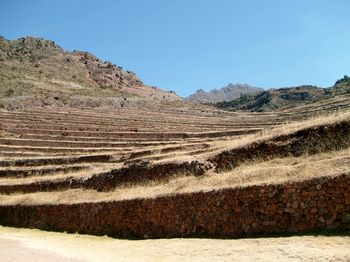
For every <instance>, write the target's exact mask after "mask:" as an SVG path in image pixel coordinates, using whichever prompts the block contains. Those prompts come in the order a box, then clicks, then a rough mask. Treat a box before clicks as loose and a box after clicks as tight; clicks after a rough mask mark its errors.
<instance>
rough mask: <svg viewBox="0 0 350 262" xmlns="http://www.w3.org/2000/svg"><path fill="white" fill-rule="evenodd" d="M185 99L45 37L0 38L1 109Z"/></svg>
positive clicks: (115, 66)
mask: <svg viewBox="0 0 350 262" xmlns="http://www.w3.org/2000/svg"><path fill="white" fill-rule="evenodd" d="M181 100H182V99H181V98H180V97H178V96H177V95H176V94H175V92H172V91H170V92H167V91H164V90H161V89H159V88H157V87H151V86H147V85H145V84H144V83H143V82H142V81H141V80H140V79H139V78H138V77H137V76H136V74H135V73H133V72H131V71H128V70H124V69H123V68H122V67H120V66H117V65H115V64H113V63H112V62H110V61H102V60H101V59H99V58H98V57H96V56H94V55H93V54H90V53H88V52H82V51H73V52H68V51H65V50H64V49H63V48H61V47H60V46H59V45H57V44H56V43H55V42H54V41H50V40H45V39H42V38H36V37H24V38H20V39H17V40H13V41H10V40H7V39H5V38H4V37H0V106H1V107H6V108H8V107H9V108H12V107H23V106H25V105H26V104H28V105H34V106H40V105H44V106H47V105H69V106H80V107H84V106H93V107H94V106H101V105H113V106H117V107H118V106H124V105H126V104H128V103H129V102H131V101H133V102H135V101H137V102H138V103H139V101H143V103H144V101H148V102H149V101H151V102H152V101H181Z"/></svg>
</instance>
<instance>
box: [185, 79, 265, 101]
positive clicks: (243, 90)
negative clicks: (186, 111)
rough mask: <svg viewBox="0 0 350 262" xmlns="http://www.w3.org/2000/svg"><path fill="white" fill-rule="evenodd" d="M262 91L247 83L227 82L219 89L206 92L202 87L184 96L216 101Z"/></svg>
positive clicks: (193, 99)
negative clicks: (227, 83)
mask: <svg viewBox="0 0 350 262" xmlns="http://www.w3.org/2000/svg"><path fill="white" fill-rule="evenodd" d="M261 91H263V89H262V88H259V87H252V86H250V85H247V84H232V83H231V84H229V85H227V86H225V87H223V88H221V89H214V90H211V91H210V92H206V91H204V90H203V89H199V90H197V91H196V92H195V93H194V94H192V95H190V96H189V97H187V98H186V100H188V101H192V102H218V101H226V100H232V99H235V98H238V97H240V96H241V95H245V94H254V93H258V92H261Z"/></svg>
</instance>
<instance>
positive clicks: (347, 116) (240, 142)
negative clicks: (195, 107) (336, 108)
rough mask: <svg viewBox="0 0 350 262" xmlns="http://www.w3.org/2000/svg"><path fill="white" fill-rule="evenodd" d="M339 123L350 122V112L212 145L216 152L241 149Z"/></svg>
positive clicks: (278, 126) (294, 123)
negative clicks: (304, 130)
mask: <svg viewBox="0 0 350 262" xmlns="http://www.w3.org/2000/svg"><path fill="white" fill-rule="evenodd" d="M341 121H350V111H345V112H343V111H341V112H333V113H331V114H328V115H321V116H316V117H311V118H308V119H306V120H302V121H293V122H286V123H285V124H282V125H277V126H274V127H270V128H266V129H263V130H262V131H261V132H258V133H255V134H250V135H245V136H239V137H237V138H234V139H232V140H226V141H215V142H212V144H214V145H216V146H217V147H220V149H219V150H218V151H220V150H221V149H230V148H237V147H243V146H246V145H248V144H251V143H254V142H262V141H267V140H271V139H274V138H276V137H278V136H283V135H289V134H292V133H295V132H297V131H299V130H302V129H307V128H311V127H317V126H322V125H329V124H334V123H338V122H341ZM218 151H215V152H213V153H212V154H210V155H214V154H217V153H218Z"/></svg>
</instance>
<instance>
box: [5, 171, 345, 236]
mask: <svg viewBox="0 0 350 262" xmlns="http://www.w3.org/2000/svg"><path fill="white" fill-rule="evenodd" d="M0 224H2V225H7V226H19V227H34V228H40V229H45V230H54V231H67V232H79V233H88V234H97V235H103V234H107V235H111V236H118V237H128V238H132V237H137V238H148V237H150V238H153V237H183V236H199V235H204V236H213V237H242V236H248V235H265V234H281V233H286V232H306V231H310V230H322V229H328V230H335V229H338V230H341V229H350V174H343V175H340V176H337V177H335V178H317V179H313V180H310V181H304V182H298V183H293V184H283V185H268V186H251V187H246V188H236V189H234V188H232V189H225V190H221V191H212V192H198V193H189V194H182V195H172V196H166V197H160V198H155V199H135V200H127V201H117V202H98V203H84V204H71V205H69V204H59V205H40V206H24V205H16V206H0Z"/></svg>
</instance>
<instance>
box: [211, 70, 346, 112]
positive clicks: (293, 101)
mask: <svg viewBox="0 0 350 262" xmlns="http://www.w3.org/2000/svg"><path fill="white" fill-rule="evenodd" d="M344 95H345V96H348V95H350V78H349V77H348V76H344V78H342V79H340V80H338V81H336V83H335V84H334V86H332V87H329V88H320V87H316V86H308V85H305V86H298V87H289V88H279V89H270V90H266V91H263V92H260V93H258V94H249V95H241V96H240V97H238V98H236V99H233V100H230V101H222V102H217V103H213V105H215V106H216V107H218V108H221V109H228V110H249V111H255V112H261V111H271V110H280V109H285V108H288V107H294V106H298V105H305V104H310V103H314V102H319V101H322V100H326V99H330V98H334V97H336V96H344Z"/></svg>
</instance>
